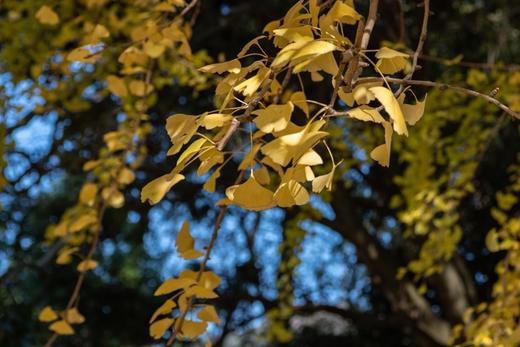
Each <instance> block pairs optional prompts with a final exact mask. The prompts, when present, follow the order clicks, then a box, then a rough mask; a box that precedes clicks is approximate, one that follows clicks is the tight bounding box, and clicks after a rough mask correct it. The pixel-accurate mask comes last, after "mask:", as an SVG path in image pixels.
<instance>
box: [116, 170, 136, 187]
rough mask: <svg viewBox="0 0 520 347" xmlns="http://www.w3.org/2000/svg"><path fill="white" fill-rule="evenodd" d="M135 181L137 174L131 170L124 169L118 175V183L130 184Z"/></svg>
mask: <svg viewBox="0 0 520 347" xmlns="http://www.w3.org/2000/svg"><path fill="white" fill-rule="evenodd" d="M134 180H135V174H134V172H133V171H132V170H130V169H129V168H126V167H125V168H123V169H121V171H120V172H119V174H118V175H117V182H118V183H120V184H130V183H132V182H133V181H134Z"/></svg>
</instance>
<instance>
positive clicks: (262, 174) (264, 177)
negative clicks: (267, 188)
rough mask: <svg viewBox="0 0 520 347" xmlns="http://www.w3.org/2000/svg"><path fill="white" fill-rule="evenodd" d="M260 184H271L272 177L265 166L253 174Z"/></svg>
mask: <svg viewBox="0 0 520 347" xmlns="http://www.w3.org/2000/svg"><path fill="white" fill-rule="evenodd" d="M253 175H254V176H255V178H256V180H257V182H258V183H260V184H261V185H266V184H269V183H270V182H271V175H269V170H268V169H267V168H266V167H265V166H263V165H262V166H261V167H260V168H259V169H257V170H255V172H254V173H253Z"/></svg>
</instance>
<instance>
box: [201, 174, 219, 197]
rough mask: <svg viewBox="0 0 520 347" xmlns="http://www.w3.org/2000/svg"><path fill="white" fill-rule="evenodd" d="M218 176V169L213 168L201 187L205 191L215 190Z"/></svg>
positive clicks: (211, 191)
mask: <svg viewBox="0 0 520 347" xmlns="http://www.w3.org/2000/svg"><path fill="white" fill-rule="evenodd" d="M219 177H220V170H219V169H217V170H215V171H214V172H213V173H212V174H211V175H210V176H209V177H208V179H207V180H206V182H205V183H204V185H203V186H202V188H204V189H205V190H206V191H208V192H210V193H213V192H215V188H216V185H217V179H218V178H219Z"/></svg>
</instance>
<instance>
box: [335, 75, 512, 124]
mask: <svg viewBox="0 0 520 347" xmlns="http://www.w3.org/2000/svg"><path fill="white" fill-rule="evenodd" d="M382 80H383V79H382V78H380V77H367V78H363V79H362V80H360V81H358V83H360V82H362V83H370V82H378V81H382ZM385 80H386V81H387V82H390V83H395V84H402V85H404V86H406V85H414V86H423V87H433V88H439V89H440V90H446V89H451V90H453V91H456V92H459V93H462V94H466V95H470V96H475V97H478V98H481V99H484V100H486V101H487V102H489V103H491V104H493V105H495V106H497V107H498V108H500V109H501V110H502V111H504V112H506V113H507V114H508V115H510V116H511V117H513V118H515V119H520V114H519V113H517V112H515V111H513V110H511V109H510V108H509V107H508V106H506V105H504V104H503V103H501V102H500V101H498V100H497V99H495V98H494V97H492V96H490V95H488V94H483V93H480V92H477V91H475V90H472V89H467V88H464V87H458V86H452V85H449V84H446V83H441V82H432V81H422V80H405V79H402V78H391V77H386V78H385ZM345 115H347V112H333V113H332V114H331V116H333V117H337V116H345Z"/></svg>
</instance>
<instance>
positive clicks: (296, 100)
mask: <svg viewBox="0 0 520 347" xmlns="http://www.w3.org/2000/svg"><path fill="white" fill-rule="evenodd" d="M291 102H292V103H293V104H294V106H296V107H298V108H299V109H301V110H302V111H303V113H305V115H306V116H309V104H308V103H307V96H305V93H304V92H302V91H300V92H295V93H293V94H292V95H291Z"/></svg>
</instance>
